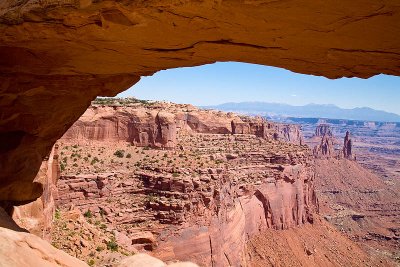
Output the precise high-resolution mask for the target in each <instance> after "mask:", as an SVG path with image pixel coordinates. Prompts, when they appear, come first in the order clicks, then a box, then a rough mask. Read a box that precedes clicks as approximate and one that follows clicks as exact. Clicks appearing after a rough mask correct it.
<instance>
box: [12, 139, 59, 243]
mask: <svg viewBox="0 0 400 267" xmlns="http://www.w3.org/2000/svg"><path fill="white" fill-rule="evenodd" d="M58 157H59V155H58V145H57V144H56V145H55V146H54V147H53V149H52V150H51V153H50V155H49V156H48V157H47V158H46V159H45V160H44V161H43V162H42V165H41V166H40V170H39V173H38V174H37V176H36V178H35V180H34V181H35V182H37V183H39V184H41V185H42V187H43V194H42V196H41V197H40V198H38V199H36V200H35V201H33V202H31V203H28V204H26V205H21V206H18V207H13V208H12V219H13V220H14V221H16V222H17V223H18V225H19V226H21V227H23V228H24V229H27V230H28V231H29V232H30V233H32V234H35V235H37V236H40V237H42V238H44V239H47V240H49V239H50V232H51V228H52V220H53V215H54V211H55V203H54V198H55V197H56V196H57V182H58V179H59V178H60V162H59V158H58Z"/></svg>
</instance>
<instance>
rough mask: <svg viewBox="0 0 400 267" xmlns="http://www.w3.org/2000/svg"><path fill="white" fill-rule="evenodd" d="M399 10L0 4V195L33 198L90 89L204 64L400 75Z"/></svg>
mask: <svg viewBox="0 0 400 267" xmlns="http://www.w3.org/2000/svg"><path fill="white" fill-rule="evenodd" d="M399 16H400V7H399V4H398V2H397V1H394V0H386V1H383V2H376V1H372V0H367V1H364V0H357V1H351V2H345V3H341V4H340V5H338V4H337V3H336V2H335V1H328V2H319V3H315V1H311V0H301V1H300V2H298V3H296V4H293V3H291V2H286V1H272V2H271V1H268V0H259V1H244V0H243V1H215V0H204V1H190V0H185V1H178V0H176V1H171V0H152V1H91V0H82V1H66V0H52V1H42V0H24V1H17V0H4V1H1V3H0V33H1V34H0V48H1V49H0V53H1V54H0V59H1V61H0V73H1V78H0V79H1V80H2V83H1V87H0V96H1V102H0V105H1V109H0V112H1V113H0V117H1V118H2V120H1V124H0V127H1V128H0V138H1V140H2V142H1V144H2V146H1V149H0V164H1V165H0V167H1V170H2V171H1V173H0V201H2V202H10V204H15V205H19V204H24V203H27V202H31V201H33V200H35V199H36V198H38V197H40V196H41V194H42V188H41V187H40V186H39V185H37V184H35V183H33V182H32V181H33V179H34V178H35V176H36V174H37V172H38V170H39V168H40V165H41V162H42V160H43V159H44V158H45V157H46V156H47V155H48V153H49V152H50V150H51V148H52V146H53V145H54V143H55V142H56V141H57V140H58V139H59V138H61V136H62V135H63V134H64V133H65V131H66V130H67V129H68V128H69V127H70V126H71V125H72V124H73V123H74V122H75V121H76V120H77V119H78V118H79V117H80V116H81V115H82V114H83V113H84V111H85V110H86V109H87V107H88V106H89V105H90V102H91V100H94V98H95V97H96V96H99V95H100V96H114V95H116V94H117V93H119V92H122V91H124V90H126V89H127V88H129V87H131V86H132V85H134V84H135V83H137V82H138V81H139V79H140V77H141V76H149V75H152V74H154V73H155V72H157V71H160V70H163V69H169V68H177V67H189V66H198V65H202V64H209V63H213V62H216V61H223V62H226V61H238V62H248V63H255V64H262V65H267V66H276V67H281V68H285V69H288V70H291V71H294V72H298V73H305V74H312V75H319V76H325V77H329V78H339V77H362V78H367V77H371V76H373V75H377V74H381V73H384V74H390V75H400V68H399V64H398V62H399V60H400V51H399V49H398V48H399V47H400V38H399V37H398V36H400V35H399V34H398V32H399V29H398V21H399ZM309 18H313V19H312V20H310V19H309ZM193 32H196V34H193ZM300 44H301V45H300ZM43 103H52V105H43Z"/></svg>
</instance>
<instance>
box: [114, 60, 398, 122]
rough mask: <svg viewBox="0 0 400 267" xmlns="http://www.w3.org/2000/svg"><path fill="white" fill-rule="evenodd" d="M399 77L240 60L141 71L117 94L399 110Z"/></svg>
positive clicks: (201, 101) (211, 102) (203, 102)
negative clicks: (333, 73) (337, 74)
mask: <svg viewBox="0 0 400 267" xmlns="http://www.w3.org/2000/svg"><path fill="white" fill-rule="evenodd" d="M399 87H400V77H396V76H390V75H377V76H374V77H371V78H369V79H360V78H340V79H335V80H331V79H327V78H325V77H320V76H312V75H305V74H298V73H294V72H291V71H288V70H285V69H281V68H275V67H268V66H262V65H256V64H247V63H238V62H223V63H222V62H219V63H214V64H208V65H202V66H198V67H190V68H189V67H188V68H177V69H169V70H163V71H160V72H157V73H155V74H154V75H153V76H148V77H142V79H141V80H140V81H139V82H138V83H137V84H136V85H134V86H133V87H131V88H130V89H128V90H126V91H125V92H122V93H120V94H119V95H118V96H120V97H129V96H133V97H137V98H140V99H148V100H165V101H171V102H175V103H187V104H193V105H196V106H212V105H218V104H223V103H227V102H235V103H239V102H267V103H277V104H288V105H291V106H304V105H309V104H318V105H335V106H337V107H339V108H342V109H352V108H372V109H375V110H381V111H386V112H391V113H395V114H397V115H400V105H399V104H398V102H399V100H400V88H399Z"/></svg>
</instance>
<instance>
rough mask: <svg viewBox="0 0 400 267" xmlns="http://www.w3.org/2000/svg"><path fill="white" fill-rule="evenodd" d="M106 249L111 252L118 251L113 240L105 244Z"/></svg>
mask: <svg viewBox="0 0 400 267" xmlns="http://www.w3.org/2000/svg"><path fill="white" fill-rule="evenodd" d="M107 249H108V250H111V251H118V244H117V242H115V239H111V240H110V241H108V242H107Z"/></svg>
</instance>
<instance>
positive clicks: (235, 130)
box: [62, 102, 303, 149]
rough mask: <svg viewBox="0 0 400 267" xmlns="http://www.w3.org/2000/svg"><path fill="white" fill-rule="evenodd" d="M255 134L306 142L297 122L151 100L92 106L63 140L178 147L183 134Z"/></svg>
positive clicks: (293, 141) (275, 138) (299, 142)
mask: <svg viewBox="0 0 400 267" xmlns="http://www.w3.org/2000/svg"><path fill="white" fill-rule="evenodd" d="M193 132H196V133H205V134H252V135H255V136H257V137H261V138H264V139H266V140H273V139H274V140H280V141H284V142H290V143H293V144H300V145H301V144H302V142H303V137H302V134H301V131H300V128H299V127H298V126H296V125H288V124H280V123H272V122H267V121H266V120H265V119H263V118H259V117H245V116H238V115H236V114H233V113H224V112H219V111H213V110H201V109H198V108H195V107H193V106H191V105H183V104H182V105H179V104H173V103H164V102H157V103H148V104H146V105H145V106H144V107H143V106H138V105H136V106H98V105H95V106H91V107H90V108H89V109H88V110H87V111H86V112H85V113H84V114H83V115H82V116H81V118H79V120H78V121H77V122H76V123H75V124H74V125H73V126H72V127H71V128H70V129H69V130H68V131H67V132H66V133H65V135H64V136H63V138H62V139H63V140H71V141H72V140H74V141H76V142H88V141H128V142H131V143H132V144H134V145H136V146H143V147H147V146H149V147H153V148H165V149H171V148H175V146H176V145H177V143H178V141H177V136H178V135H179V134H181V133H193Z"/></svg>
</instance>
